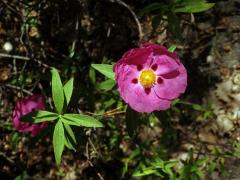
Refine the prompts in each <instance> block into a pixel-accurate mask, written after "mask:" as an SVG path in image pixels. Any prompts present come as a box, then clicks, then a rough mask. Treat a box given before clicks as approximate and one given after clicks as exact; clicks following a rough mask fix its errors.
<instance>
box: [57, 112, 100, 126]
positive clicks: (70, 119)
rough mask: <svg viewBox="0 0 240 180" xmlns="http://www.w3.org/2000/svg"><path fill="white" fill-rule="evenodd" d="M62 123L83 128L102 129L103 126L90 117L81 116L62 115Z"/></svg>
mask: <svg viewBox="0 0 240 180" xmlns="http://www.w3.org/2000/svg"><path fill="white" fill-rule="evenodd" d="M62 118H63V119H64V121H63V122H64V123H67V124H69V125H75V126H84V127H103V124H102V123H101V122H100V121H98V120H96V119H95V118H94V117H92V116H87V115H82V114H64V115H63V116H62Z"/></svg>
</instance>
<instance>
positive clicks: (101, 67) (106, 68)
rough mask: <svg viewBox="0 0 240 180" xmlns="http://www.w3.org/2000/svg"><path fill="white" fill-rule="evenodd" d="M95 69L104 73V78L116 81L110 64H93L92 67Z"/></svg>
mask: <svg viewBox="0 0 240 180" xmlns="http://www.w3.org/2000/svg"><path fill="white" fill-rule="evenodd" d="M91 66H92V67H93V68H94V69H96V70H97V71H99V72H100V73H102V74H103V75H104V76H106V77H108V78H110V79H112V80H115V79H114V77H115V75H114V72H113V65H109V64H92V65H91Z"/></svg>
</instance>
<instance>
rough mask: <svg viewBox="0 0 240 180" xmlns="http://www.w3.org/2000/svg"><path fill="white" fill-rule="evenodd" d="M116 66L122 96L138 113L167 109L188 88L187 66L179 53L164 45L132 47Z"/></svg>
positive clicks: (149, 44)
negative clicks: (169, 49)
mask: <svg viewBox="0 0 240 180" xmlns="http://www.w3.org/2000/svg"><path fill="white" fill-rule="evenodd" d="M113 69H114V72H115V79H116V82H117V85H118V91H119V93H120V96H121V97H122V98H123V100H124V101H125V102H126V103H128V104H129V106H130V107H131V108H132V109H134V110H135V111H138V112H147V113H150V112H153V111H160V110H166V109H168V108H169V107H170V104H171V101H172V100H174V99H176V98H177V97H179V96H180V95H181V94H182V93H184V92H185V90H186V86H187V72H186V69H185V67H184V66H183V64H182V63H181V62H180V59H179V58H178V56H177V55H176V53H172V52H169V51H168V50H167V49H166V48H165V47H164V46H161V45H157V44H152V43H145V44H143V45H142V46H141V47H140V48H135V49H131V50H129V51H127V52H126V53H125V54H124V55H123V57H122V58H121V59H120V60H119V61H118V62H117V63H116V64H115V65H114V68H113Z"/></svg>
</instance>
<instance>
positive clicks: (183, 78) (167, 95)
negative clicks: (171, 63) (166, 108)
mask: <svg viewBox="0 0 240 180" xmlns="http://www.w3.org/2000/svg"><path fill="white" fill-rule="evenodd" d="M159 78H162V82H161V83H156V85H155V86H154V91H155V92H156V94H157V95H158V97H159V98H164V99H168V100H172V99H175V98H177V97H178V96H179V95H181V94H182V93H184V91H185V90H186V87H187V72H186V69H185V67H184V66H183V65H180V66H179V68H178V73H175V72H174V71H172V74H171V73H169V74H165V75H164V74H163V75H162V76H160V77H159Z"/></svg>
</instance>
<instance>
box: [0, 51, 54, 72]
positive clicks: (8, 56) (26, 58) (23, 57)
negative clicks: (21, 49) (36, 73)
mask: <svg viewBox="0 0 240 180" xmlns="http://www.w3.org/2000/svg"><path fill="white" fill-rule="evenodd" d="M0 57H5V58H12V59H20V60H24V61H30V60H31V58H29V57H26V56H19V55H10V54H4V53H0ZM32 60H33V61H35V62H37V63H38V64H40V65H41V66H43V67H45V68H49V69H51V68H52V66H49V65H47V64H45V63H42V62H41V61H39V60H37V59H32Z"/></svg>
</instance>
